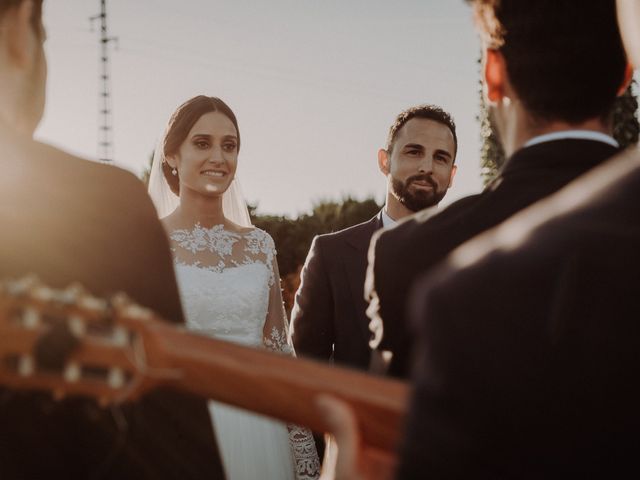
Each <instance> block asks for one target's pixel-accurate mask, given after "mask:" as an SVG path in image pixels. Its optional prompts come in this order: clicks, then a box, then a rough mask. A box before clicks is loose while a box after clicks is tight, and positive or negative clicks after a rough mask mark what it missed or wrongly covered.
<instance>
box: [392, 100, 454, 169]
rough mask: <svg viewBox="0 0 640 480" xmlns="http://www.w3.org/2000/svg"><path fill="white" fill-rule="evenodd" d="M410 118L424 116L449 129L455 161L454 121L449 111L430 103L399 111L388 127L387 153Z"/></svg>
mask: <svg viewBox="0 0 640 480" xmlns="http://www.w3.org/2000/svg"><path fill="white" fill-rule="evenodd" d="M412 118H426V119H427V120H433V121H434V122H438V123H441V124H443V125H444V126H445V127H447V128H448V129H449V130H451V134H452V135H453V145H454V147H455V152H454V159H453V160H454V162H455V154H456V153H457V151H458V136H457V134H456V123H455V122H454V121H453V117H452V116H451V114H450V113H448V112H446V111H444V110H443V109H442V108H440V107H439V106H437V105H430V104H426V103H425V104H422V105H416V106H414V107H410V108H407V109H406V110H403V111H402V112H400V113H399V114H398V115H397V116H396V119H395V121H394V122H393V125H391V128H389V134H388V135H387V145H386V147H385V150H387V152H388V153H389V154H391V151H392V150H393V145H394V144H395V141H396V138H397V137H398V133H399V132H400V130H401V129H402V127H404V125H405V124H406V123H407V122H408V121H409V120H411V119H412Z"/></svg>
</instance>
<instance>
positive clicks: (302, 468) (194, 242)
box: [169, 225, 320, 480]
mask: <svg viewBox="0 0 640 480" xmlns="http://www.w3.org/2000/svg"><path fill="white" fill-rule="evenodd" d="M169 237H170V239H171V243H172V247H173V253H174V259H175V265H176V277H177V279H178V288H179V290H180V296H181V299H182V305H183V307H184V310H185V314H186V320H187V326H188V328H189V329H191V330H194V331H197V332H198V333H201V334H204V335H209V336H213V337H216V338H220V339H222V340H228V341H231V342H235V343H240V344H243V345H247V346H253V347H263V348H267V349H270V350H273V351H277V352H282V353H285V354H289V355H293V348H292V347H291V344H290V343H289V341H288V335H287V325H288V322H287V317H286V314H285V312H284V308H283V307H282V297H281V294H280V290H279V283H276V282H277V276H276V274H275V271H274V265H275V258H276V250H275V244H274V242H273V239H272V238H271V237H270V236H269V234H267V233H266V232H264V231H263V230H260V229H257V228H255V229H252V230H249V231H247V232H243V233H235V232H229V231H227V230H225V229H224V227H223V226H222V225H216V226H214V227H211V228H206V227H202V226H200V225H196V226H195V227H194V228H193V230H188V229H184V230H176V231H173V232H172V233H171V234H170V235H169ZM214 410H215V411H217V412H218V413H219V414H221V413H220V412H221V409H220V407H217V408H214ZM214 410H212V412H213V411H214ZM239 415H241V416H242V415H243V414H239ZM217 418H218V417H217ZM243 418H244V417H243ZM237 422H238V419H237V418H236V417H233V418H231V419H230V420H229V421H228V422H225V423H224V424H222V423H219V424H218V430H219V431H220V432H219V433H220V434H221V435H222V438H221V439H219V440H220V441H219V445H221V451H222V454H223V456H225V455H227V454H228V455H231V457H233V460H232V459H231V457H225V461H227V462H229V463H232V462H240V463H243V462H246V458H247V455H246V452H250V451H251V446H250V443H251V439H250V438H246V439H244V437H243V440H242V441H240V442H237V444H238V445H241V446H242V447H234V446H232V445H236V443H234V442H235V440H234V439H236V435H241V433H240V432H238V431H237V430H238V428H237V427H236V425H237V424H238V423H237ZM251 428H252V427H251V422H250V425H249V426H247V429H248V430H247V433H249V432H251ZM279 428H280V429H281V433H282V436H283V438H282V441H283V442H284V443H283V448H290V451H291V454H289V452H288V451H287V452H286V455H287V459H288V461H289V462H291V461H292V463H293V464H292V465H289V467H291V468H290V470H289V474H288V476H287V475H277V476H275V477H274V476H272V477H273V478H278V479H280V478H289V479H290V478H291V475H293V472H292V471H293V470H295V472H296V474H295V478H296V480H309V479H317V478H319V476H320V462H319V460H318V456H317V453H316V448H315V442H314V440H313V436H312V434H311V432H310V431H309V430H308V429H306V428H302V427H298V426H295V425H284V424H282V423H279ZM225 429H226V430H225ZM241 430H243V431H244V428H242V429H241ZM225 435H226V438H228V439H230V440H229V442H230V443H229V444H226V443H225V439H224V438H225ZM238 438H239V437H238ZM287 444H288V445H287ZM227 449H228V450H227ZM244 449H249V450H244ZM225 451H226V452H227V453H226V454H225ZM270 458H271V457H270ZM238 459H240V460H238ZM233 466H234V467H236V466H238V465H233ZM286 467H287V466H286V465H282V468H285V469H286ZM245 477H246V475H245ZM238 478H243V476H242V475H240V476H239V477H238Z"/></svg>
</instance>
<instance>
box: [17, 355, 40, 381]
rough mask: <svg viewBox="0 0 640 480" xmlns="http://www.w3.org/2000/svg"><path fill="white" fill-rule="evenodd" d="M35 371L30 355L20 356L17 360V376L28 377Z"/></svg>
mask: <svg viewBox="0 0 640 480" xmlns="http://www.w3.org/2000/svg"><path fill="white" fill-rule="evenodd" d="M35 370H36V365H35V362H34V360H33V357H32V356H31V355H22V356H21V357H20V360H18V374H19V375H21V376H23V377H29V376H31V375H33V373H34V372H35Z"/></svg>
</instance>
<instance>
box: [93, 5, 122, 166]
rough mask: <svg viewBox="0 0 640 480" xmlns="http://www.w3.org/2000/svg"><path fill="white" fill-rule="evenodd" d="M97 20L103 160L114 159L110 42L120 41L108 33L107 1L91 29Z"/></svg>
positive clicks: (99, 103) (99, 153)
mask: <svg viewBox="0 0 640 480" xmlns="http://www.w3.org/2000/svg"><path fill="white" fill-rule="evenodd" d="M96 20H99V21H100V39H99V42H100V87H101V90H100V91H99V92H98V105H99V107H98V108H99V110H98V118H99V120H100V121H99V125H98V158H99V159H100V161H101V162H105V163H111V162H112V161H113V158H112V154H113V123H112V111H111V105H112V102H111V86H110V77H109V44H110V43H111V42H116V45H117V42H118V39H117V38H116V37H109V35H108V34H107V2H106V0H100V14H98V15H94V16H93V17H90V18H89V21H90V22H91V31H93V24H94V22H95V21H96Z"/></svg>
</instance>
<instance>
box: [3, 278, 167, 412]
mask: <svg viewBox="0 0 640 480" xmlns="http://www.w3.org/2000/svg"><path fill="white" fill-rule="evenodd" d="M154 321H155V319H154V315H153V314H152V312H151V311H150V310H147V309H145V308H142V307H140V306H138V305H136V304H134V303H133V302H131V301H130V300H129V299H127V298H126V297H125V296H123V295H118V296H116V297H114V298H112V299H109V300H105V299H101V298H97V297H94V296H92V295H91V294H89V293H88V292H87V291H86V290H84V289H83V288H82V287H80V286H77V285H72V286H70V287H68V288H66V289H64V290H55V289H52V288H49V287H47V286H45V285H43V284H42V283H40V282H39V281H38V280H37V279H36V278H35V277H25V278H22V279H20V280H15V281H8V282H3V283H0V385H3V386H5V387H8V388H12V389H18V390H40V391H43V390H44V391H49V392H51V393H52V394H53V395H54V397H55V398H58V399H60V398H63V397H66V396H88V397H92V398H94V399H96V400H97V401H98V402H99V403H100V404H101V405H103V406H106V405H109V404H119V403H121V402H123V401H127V400H135V399H137V398H139V397H140V396H141V395H143V394H144V393H146V391H148V390H149V389H151V388H153V387H154V386H156V384H157V383H159V382H158V379H157V378H154V377H157V376H158V375H151V374H150V372H151V371H152V369H150V368H149V366H148V355H147V351H146V342H147V339H148V338H149V327H150V325H152V324H153V322H154ZM156 374H157V372H156Z"/></svg>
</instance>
